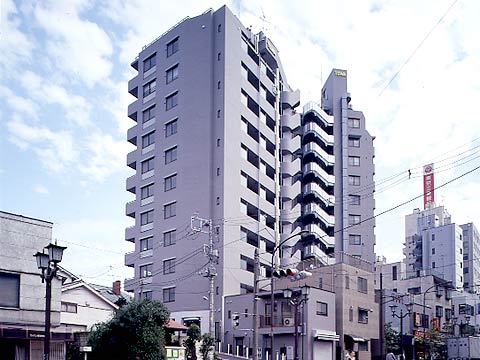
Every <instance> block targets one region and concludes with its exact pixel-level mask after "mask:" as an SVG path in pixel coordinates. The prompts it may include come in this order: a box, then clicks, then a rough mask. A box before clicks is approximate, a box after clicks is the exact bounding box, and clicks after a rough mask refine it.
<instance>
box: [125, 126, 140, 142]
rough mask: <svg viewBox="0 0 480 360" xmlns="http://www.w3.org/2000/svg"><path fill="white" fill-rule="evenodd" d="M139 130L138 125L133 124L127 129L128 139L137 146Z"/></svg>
mask: <svg viewBox="0 0 480 360" xmlns="http://www.w3.org/2000/svg"><path fill="white" fill-rule="evenodd" d="M137 132H138V127H137V125H135V126H132V127H131V128H130V129H128V130H127V140H128V142H129V143H130V144H133V145H135V146H137Z"/></svg>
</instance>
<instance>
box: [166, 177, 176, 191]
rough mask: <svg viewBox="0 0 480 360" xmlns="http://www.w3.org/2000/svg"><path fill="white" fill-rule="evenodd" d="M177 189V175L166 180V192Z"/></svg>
mask: <svg viewBox="0 0 480 360" xmlns="http://www.w3.org/2000/svg"><path fill="white" fill-rule="evenodd" d="M176 187H177V174H175V175H171V176H168V177H166V178H165V191H169V190H172V189H175V188H176Z"/></svg>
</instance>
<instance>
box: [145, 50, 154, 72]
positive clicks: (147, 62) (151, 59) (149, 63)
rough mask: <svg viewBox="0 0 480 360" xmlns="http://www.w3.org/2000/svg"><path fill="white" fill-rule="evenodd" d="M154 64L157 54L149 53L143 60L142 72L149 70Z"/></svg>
mask: <svg viewBox="0 0 480 360" xmlns="http://www.w3.org/2000/svg"><path fill="white" fill-rule="evenodd" d="M156 64H157V55H156V54H153V55H150V56H149V57H148V58H146V59H145V60H144V61H143V72H146V71H148V70H150V69H151V68H152V67H154V66H155V65H156Z"/></svg>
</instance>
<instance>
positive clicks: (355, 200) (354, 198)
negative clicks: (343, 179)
mask: <svg viewBox="0 0 480 360" xmlns="http://www.w3.org/2000/svg"><path fill="white" fill-rule="evenodd" d="M348 200H349V204H350V205H360V195H348Z"/></svg>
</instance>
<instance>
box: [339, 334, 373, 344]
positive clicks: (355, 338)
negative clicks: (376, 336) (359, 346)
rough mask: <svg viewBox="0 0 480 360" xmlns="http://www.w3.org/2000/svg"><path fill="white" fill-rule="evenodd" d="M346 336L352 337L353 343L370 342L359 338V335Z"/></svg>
mask: <svg viewBox="0 0 480 360" xmlns="http://www.w3.org/2000/svg"><path fill="white" fill-rule="evenodd" d="M344 336H348V337H350V338H351V339H352V340H353V342H368V340H367V339H364V338H362V337H360V336H357V335H349V334H345V335H344Z"/></svg>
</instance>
